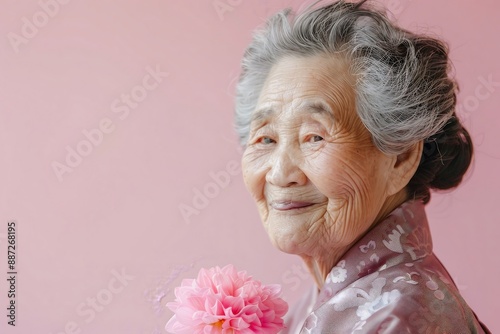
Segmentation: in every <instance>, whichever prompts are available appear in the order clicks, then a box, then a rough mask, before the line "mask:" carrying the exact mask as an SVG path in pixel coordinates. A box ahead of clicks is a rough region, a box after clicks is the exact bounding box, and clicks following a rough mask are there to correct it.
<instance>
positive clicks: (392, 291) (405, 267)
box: [302, 255, 482, 333]
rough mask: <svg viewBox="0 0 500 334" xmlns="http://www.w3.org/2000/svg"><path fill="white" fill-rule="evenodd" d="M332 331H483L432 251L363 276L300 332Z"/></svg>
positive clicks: (316, 313)
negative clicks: (425, 255)
mask: <svg viewBox="0 0 500 334" xmlns="http://www.w3.org/2000/svg"><path fill="white" fill-rule="evenodd" d="M317 306H318V305H317ZM333 328H334V329H333ZM329 330H331V332H332V333H338V332H346V333H349V332H351V331H356V330H360V331H362V332H369V333H372V332H373V333H444V332H445V333H450V332H451V333H469V332H477V333H482V330H481V327H480V325H479V323H478V321H477V319H476V317H475V315H474V313H473V312H472V310H471V309H470V308H469V306H468V305H467V304H466V302H465V301H464V300H463V298H462V297H461V296H460V293H459V291H458V289H457V288H456V287H455V285H454V283H453V281H452V280H451V278H450V277H449V275H448V273H447V272H446V270H445V269H444V267H442V265H441V264H440V262H439V261H438V260H437V259H436V258H435V257H434V256H433V255H430V256H428V257H426V258H425V259H423V260H422V261H420V262H415V263H412V264H411V265H410V264H404V263H401V264H398V265H396V266H393V267H390V268H387V269H384V270H381V271H378V272H374V273H371V274H369V275H366V276H364V277H361V278H359V279H358V280H356V281H354V282H353V283H351V284H349V285H348V286H346V287H345V288H343V289H341V290H340V291H338V292H337V293H336V294H335V295H333V296H332V297H331V298H330V299H329V300H327V301H325V302H324V303H323V304H322V305H319V306H318V307H317V308H316V309H315V310H314V311H313V312H312V313H311V315H310V316H309V317H308V318H307V319H306V322H305V325H304V331H303V332H302V333H329Z"/></svg>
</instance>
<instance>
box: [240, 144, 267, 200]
mask: <svg viewBox="0 0 500 334" xmlns="http://www.w3.org/2000/svg"><path fill="white" fill-rule="evenodd" d="M241 167H242V171H243V181H244V182H245V185H246V188H247V190H248V191H249V192H250V194H251V195H252V196H254V197H255V199H256V200H257V199H259V198H261V197H262V194H263V189H264V185H265V165H264V160H263V159H262V158H260V157H258V158H256V157H255V156H253V155H252V154H251V153H247V152H245V153H244V154H243V157H242V159H241Z"/></svg>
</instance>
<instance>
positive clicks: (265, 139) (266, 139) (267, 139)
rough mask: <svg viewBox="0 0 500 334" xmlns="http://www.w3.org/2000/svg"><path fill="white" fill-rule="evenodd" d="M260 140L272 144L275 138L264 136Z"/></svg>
mask: <svg viewBox="0 0 500 334" xmlns="http://www.w3.org/2000/svg"><path fill="white" fill-rule="evenodd" d="M260 142H261V143H262V144H272V143H274V140H272V139H271V138H269V137H262V138H261V139H260Z"/></svg>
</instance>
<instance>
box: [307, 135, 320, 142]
mask: <svg viewBox="0 0 500 334" xmlns="http://www.w3.org/2000/svg"><path fill="white" fill-rule="evenodd" d="M310 140H311V141H313V142H317V141H321V140H323V137H321V136H318V135H315V136H312V137H311V139H310Z"/></svg>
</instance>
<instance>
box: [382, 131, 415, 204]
mask: <svg viewBox="0 0 500 334" xmlns="http://www.w3.org/2000/svg"><path fill="white" fill-rule="evenodd" d="M423 147H424V141H423V140H421V141H419V142H417V143H416V144H414V145H413V146H412V147H411V148H410V149H408V150H407V151H406V152H403V153H401V154H398V155H397V156H396V157H395V159H394V161H393V164H392V166H391V167H392V170H391V177H390V178H389V184H388V189H387V192H388V194H389V195H394V194H396V193H398V192H399V191H401V189H403V188H404V187H406V185H407V184H408V182H410V180H411V178H412V177H413V175H415V172H416V171H417V168H418V166H419V164H420V159H421V157H422V150H423Z"/></svg>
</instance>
